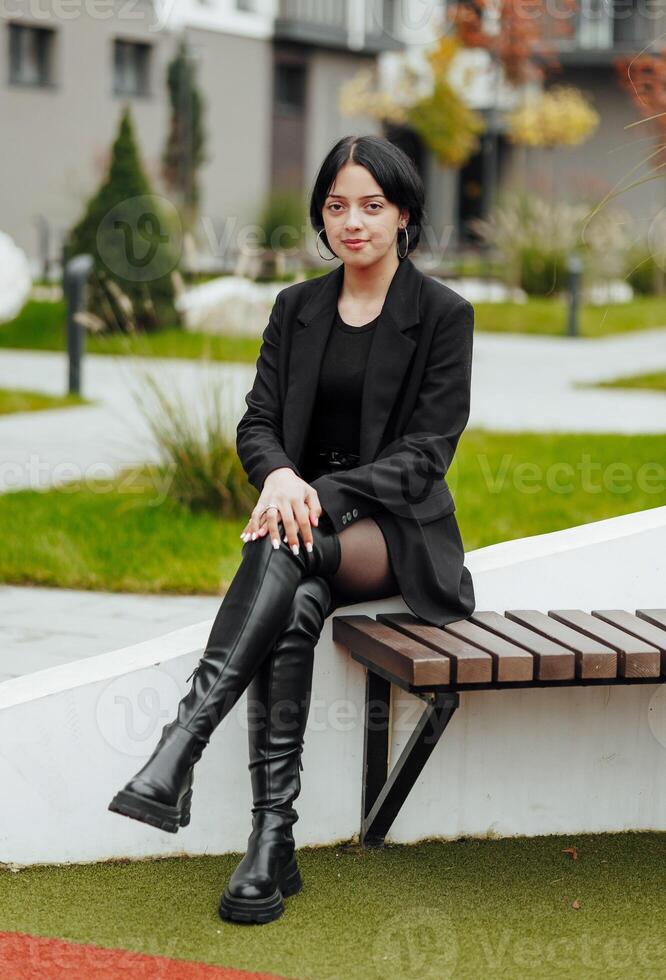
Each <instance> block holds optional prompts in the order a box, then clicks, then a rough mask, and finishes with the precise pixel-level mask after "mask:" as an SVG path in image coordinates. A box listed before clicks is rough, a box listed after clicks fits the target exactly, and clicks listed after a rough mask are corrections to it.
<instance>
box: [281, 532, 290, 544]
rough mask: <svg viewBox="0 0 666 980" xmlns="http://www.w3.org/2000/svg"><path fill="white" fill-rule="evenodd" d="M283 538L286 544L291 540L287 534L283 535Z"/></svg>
mask: <svg viewBox="0 0 666 980" xmlns="http://www.w3.org/2000/svg"><path fill="white" fill-rule="evenodd" d="M282 540H283V541H284V543H285V544H287V543H288V542H289V538H288V537H287V535H286V534H285V536H284V537H283V539H282Z"/></svg>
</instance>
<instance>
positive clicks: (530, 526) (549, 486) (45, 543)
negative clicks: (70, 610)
mask: <svg viewBox="0 0 666 980" xmlns="http://www.w3.org/2000/svg"><path fill="white" fill-rule="evenodd" d="M447 480H448V483H449V486H450V488H451V491H452V493H453V496H454V499H455V501H456V508H457V509H456V518H457V521H458V525H459V527H460V532H461V535H462V539H463V542H464V546H465V550H466V551H471V550H473V549H475V548H480V547H484V546H486V545H489V544H494V543H496V542H498V541H508V540H511V539H514V538H520V537H526V536H529V535H533V534H541V533H543V532H546V531H556V530H560V529H562V528H567V527H573V526H575V525H580V524H586V523H589V522H592V521H598V520H603V519H604V518H608V517H614V516H618V515H621V514H627V513H631V512H633V511H640V510H645V509H648V508H652V507H660V506H664V505H666V440H664V438H663V436H662V435H654V436H651V435H648V436H636V435H630V436H622V435H597V434H585V433H583V434H576V435H570V434H558V433H503V432H494V431H486V430H481V429H468V430H467V431H466V432H465V433H464V434H463V437H462V439H461V440H460V443H459V445H458V449H457V452H456V455H455V457H454V462H453V464H452V466H451V468H450V469H449V472H448V475H447ZM165 486H166V484H160V482H159V478H158V476H157V474H156V471H155V470H154V469H152V468H150V467H146V468H143V469H140V470H136V471H134V470H128V471H127V472H126V473H124V474H121V475H120V476H119V477H118V478H117V479H115V480H113V481H108V482H107V481H93V480H90V481H87V482H86V483H79V484H68V485H66V486H65V487H62V488H55V489H52V490H49V491H17V492H13V493H8V494H2V495H0V535H1V537H2V542H3V546H2V548H1V549H0V581H1V582H5V583H12V584H16V585H21V584H29V583H33V584H39V585H50V586H61V587H65V588H82V589H102V590H108V591H121V592H165V593H167V592H171V593H184V594H192V593H203V594H212V595H217V594H220V592H221V591H224V590H225V589H226V587H227V585H228V584H229V582H230V581H231V579H232V578H233V576H234V574H235V571H236V569H237V567H238V564H239V562H240V558H241V544H242V543H241V541H240V538H239V535H240V532H241V531H242V530H243V528H244V527H245V524H246V523H247V520H248V518H249V514H250V512H249V511H248V512H247V513H246V514H243V515H238V516H237V517H235V518H223V517H221V516H219V515H216V514H212V513H200V514H192V513H190V512H189V511H188V510H187V509H186V508H185V507H183V506H181V505H179V504H177V503H175V502H174V501H172V500H171V499H169V498H168V497H166V496H165V495H164V489H165Z"/></svg>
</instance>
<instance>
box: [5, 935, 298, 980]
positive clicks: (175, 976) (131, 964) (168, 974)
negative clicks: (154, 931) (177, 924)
mask: <svg viewBox="0 0 666 980" xmlns="http://www.w3.org/2000/svg"><path fill="white" fill-rule="evenodd" d="M241 928H242V927H241ZM0 977H2V978H3V980H4V978H7V980H9V978H11V980H73V978H79V977H80V978H82V980H83V978H85V980H118V978H119V977H132V978H137V980H141V978H143V977H145V978H146V980H147V978H150V980H280V978H279V977H276V975H275V974H272V973H250V972H248V971H246V970H236V969H234V968H233V967H226V966H209V965H208V964H206V963H193V962H192V961H190V960H173V959H169V958H168V957H166V956H147V955H146V954H144V953H133V952H130V951H129V950H126V949H108V948H106V947H104V946H92V945H85V944H83V943H70V942H67V941H66V940H64V939H49V938H46V937H43V936H29V935H27V934H26V933H22V932H0Z"/></svg>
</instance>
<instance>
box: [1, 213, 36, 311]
mask: <svg viewBox="0 0 666 980" xmlns="http://www.w3.org/2000/svg"><path fill="white" fill-rule="evenodd" d="M31 286H32V276H31V275H30V264H29V262H28V257H27V255H26V254H25V252H24V251H23V249H20V248H19V247H18V245H16V244H15V242H14V240H13V239H12V238H10V237H9V235H8V234H6V232H4V231H0V323H4V322H6V321H7V320H13V319H14V317H15V316H18V314H19V313H20V312H21V310H22V308H23V305H24V304H25V302H26V300H27V298H28V296H29V295H30V287H31Z"/></svg>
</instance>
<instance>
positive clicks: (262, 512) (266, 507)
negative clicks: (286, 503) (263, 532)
mask: <svg viewBox="0 0 666 980" xmlns="http://www.w3.org/2000/svg"><path fill="white" fill-rule="evenodd" d="M271 507H275V509H276V510H279V509H280V508H279V507H278V505H277V504H266V506H265V507H264V509H263V510H262V511H261V513H260V514H259V517H261V515H262V514H265V513H266V511H267V510H270V509H271Z"/></svg>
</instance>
